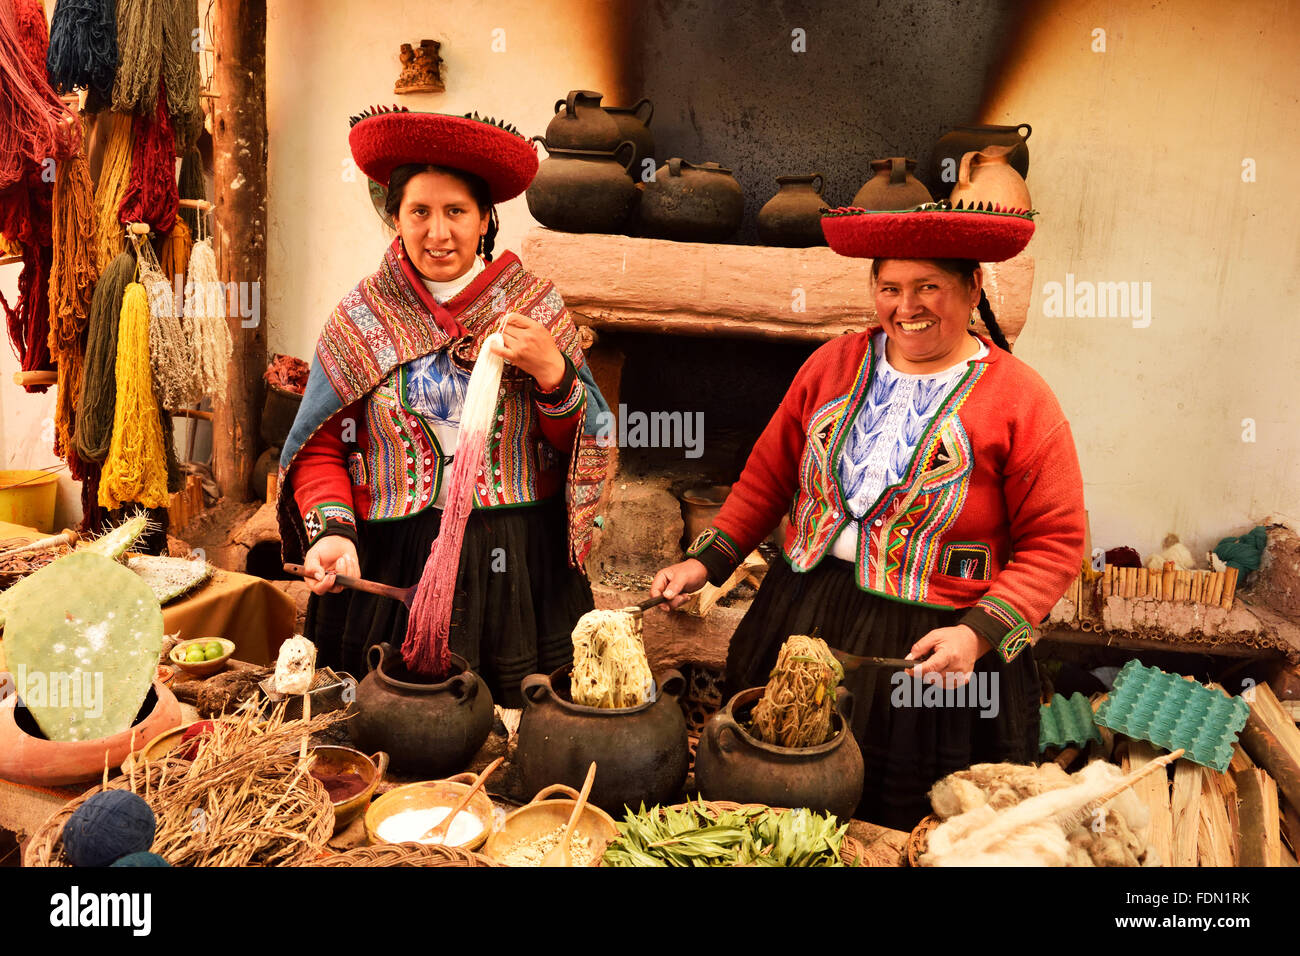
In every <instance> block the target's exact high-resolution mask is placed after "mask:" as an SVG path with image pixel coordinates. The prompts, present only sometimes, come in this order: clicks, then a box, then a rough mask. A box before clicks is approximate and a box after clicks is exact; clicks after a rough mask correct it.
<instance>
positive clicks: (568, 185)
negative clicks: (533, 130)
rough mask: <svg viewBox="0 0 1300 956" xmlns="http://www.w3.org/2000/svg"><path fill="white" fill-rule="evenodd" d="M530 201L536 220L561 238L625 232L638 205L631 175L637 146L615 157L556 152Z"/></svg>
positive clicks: (628, 145)
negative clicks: (566, 234)
mask: <svg viewBox="0 0 1300 956" xmlns="http://www.w3.org/2000/svg"><path fill="white" fill-rule="evenodd" d="M533 138H534V140H536V141H537V142H540V143H541V144H542V145H543V146H545V147H546V149H547V152H549V153H550V156H548V157H547V158H546V159H544V160H542V165H541V167H540V168H539V169H538V170H537V176H536V178H534V179H533V182H532V185H530V186H529V187H528V191H527V192H526V193H525V197H526V198H527V200H528V211H529V212H530V213H532V214H533V218H534V219H536V220H537V221H538V222H540V223H541V224H542V225H543V226H546V227H547V228H549V229H558V230H559V231H560V232H606V233H614V232H620V231H622V229H623V227H624V226H625V225H627V221H628V218H629V216H630V215H631V213H632V209H633V206H634V205H635V203H636V200H637V189H636V184H635V183H633V182H632V178H631V177H630V176H629V175H628V168H629V167H630V166H631V164H632V157H633V156H634V155H635V154H636V145H635V144H634V143H631V142H628V141H624V142H622V143H620V144H619V145H618V149H616V150H614V151H613V152H601V151H595V150H581V149H561V148H559V147H556V148H554V149H552V148H551V145H550V143H549V142H548V141H547V140H545V139H543V138H542V137H540V136H535V137H533Z"/></svg>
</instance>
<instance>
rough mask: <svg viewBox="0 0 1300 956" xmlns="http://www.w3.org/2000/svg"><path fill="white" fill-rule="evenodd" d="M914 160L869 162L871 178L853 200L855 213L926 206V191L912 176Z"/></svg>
mask: <svg viewBox="0 0 1300 956" xmlns="http://www.w3.org/2000/svg"><path fill="white" fill-rule="evenodd" d="M914 172H916V160H914V159H907V158H906V157H904V156H891V157H890V158H889V159H875V160H872V161H871V174H872V175H871V178H870V179H868V180H867V181H866V182H865V183H863V185H862V188H861V189H859V190H858V192H857V194H856V195H855V196H854V197H853V205H855V206H857V207H858V208H859V209H876V210H879V209H912V208H914V207H916V206H919V205H921V204H922V203H927V202H930V191H929V190H928V189H926V188H925V186H924V185H923V184H922V183H921V181H920V180H919V179H917V178H916V177H915V176H914V175H912V174H913V173H914Z"/></svg>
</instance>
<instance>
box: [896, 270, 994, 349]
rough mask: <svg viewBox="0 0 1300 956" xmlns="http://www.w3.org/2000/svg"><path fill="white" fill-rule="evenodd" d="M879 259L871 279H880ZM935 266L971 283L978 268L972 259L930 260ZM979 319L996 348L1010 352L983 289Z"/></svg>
mask: <svg viewBox="0 0 1300 956" xmlns="http://www.w3.org/2000/svg"><path fill="white" fill-rule="evenodd" d="M882 261H883V260H881V259H872V260H871V278H872V279H878V278H880V263H881V262H882ZM930 261H931V262H933V263H934V264H935V265H936V266H938V267H939V268H940V269H942V270H943V271H944V272H949V273H951V274H953V275H955V276H959V277H960V278H962V279H964V280H966V281H967V282H971V281H973V280H974V278H975V270H976V269H978V268H979V267H980V264H979V262H977V261H976V260H974V259H931V260H930ZM977 308H978V309H979V313H980V318H981V319H982V320H983V321H984V327H985V328H986V329H988V330H989V338H991V339H992V340H993V344H994V345H996V346H997V347H998V348H1000V349H1003V350H1005V351H1007V352H1010V351H1011V343H1009V342H1008V341H1007V337H1006V336H1005V335H1003V334H1002V327H1001V326H1000V325H998V320H997V317H996V316H994V315H993V306H991V305H989V297H988V296H987V295H985V294H984V289H983V288H981V289H980V301H979V305H978V306H977Z"/></svg>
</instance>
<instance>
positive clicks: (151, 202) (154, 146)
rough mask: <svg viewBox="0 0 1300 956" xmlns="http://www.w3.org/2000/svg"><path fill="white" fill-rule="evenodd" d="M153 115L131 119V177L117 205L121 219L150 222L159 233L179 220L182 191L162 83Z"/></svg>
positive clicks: (118, 215)
mask: <svg viewBox="0 0 1300 956" xmlns="http://www.w3.org/2000/svg"><path fill="white" fill-rule="evenodd" d="M159 88H160V92H159V95H158V103H157V105H156V106H155V107H154V113H153V116H152V117H150V116H138V115H137V116H136V117H135V118H134V119H132V121H131V144H132V145H131V179H130V182H128V183H127V186H126V192H125V193H124V194H123V195H122V202H121V204H120V205H119V206H118V207H117V218H118V221H119V222H122V223H128V222H147V223H149V224H150V225H151V226H153V227H154V229H155V230H157V231H158V232H170V231H171V228H172V226H173V225H174V224H175V222H176V210H177V209H178V208H179V207H178V205H177V204H178V203H179V202H180V193H179V192H178V191H177V189H176V142H175V138H174V135H173V133H172V121H171V117H169V116H168V115H167V91H166V88H165V84H162V83H160V84H159Z"/></svg>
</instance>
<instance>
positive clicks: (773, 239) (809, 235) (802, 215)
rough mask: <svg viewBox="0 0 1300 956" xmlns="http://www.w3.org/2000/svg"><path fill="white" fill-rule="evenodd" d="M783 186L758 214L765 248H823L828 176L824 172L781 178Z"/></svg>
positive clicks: (759, 235) (780, 185)
mask: <svg viewBox="0 0 1300 956" xmlns="http://www.w3.org/2000/svg"><path fill="white" fill-rule="evenodd" d="M776 183H777V185H778V186H779V187H780V189H778V190H777V193H776V195H775V196H773V197H772V198H771V199H769V200H768V201H767V203H766V204H765V205H764V206H763V208H762V209H760V210H759V211H758V238H759V241H760V242H762V243H763V245H765V246H790V247H807V246H824V245H826V235H825V234H824V233H823V232H822V212H821V211H822V209H823V207H825V206H826V200H825V199H824V198H822V189H823V188H824V187H825V185H826V177H824V176H823V175H822V174H821V173H812V174H811V175H808V176H778V177H776Z"/></svg>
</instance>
